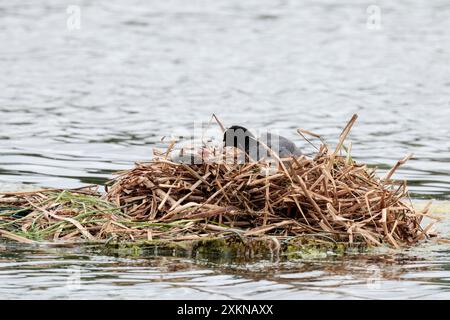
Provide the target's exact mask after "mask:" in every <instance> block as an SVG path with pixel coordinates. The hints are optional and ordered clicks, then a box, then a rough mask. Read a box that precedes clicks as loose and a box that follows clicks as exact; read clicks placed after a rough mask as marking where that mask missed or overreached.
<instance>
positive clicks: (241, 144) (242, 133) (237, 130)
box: [223, 126, 256, 154]
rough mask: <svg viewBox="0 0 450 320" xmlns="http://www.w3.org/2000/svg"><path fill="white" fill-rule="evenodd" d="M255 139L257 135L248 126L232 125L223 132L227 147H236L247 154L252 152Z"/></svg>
mask: <svg viewBox="0 0 450 320" xmlns="http://www.w3.org/2000/svg"><path fill="white" fill-rule="evenodd" d="M255 141H256V139H255V136H254V135H253V134H252V133H251V132H250V131H249V130H248V129H247V128H244V127H241V126H231V127H229V128H228V129H227V130H225V132H224V134H223V142H224V146H225V147H235V148H238V149H241V150H242V151H244V152H245V153H246V154H250V145H251V144H252V145H253V143H254V142H255Z"/></svg>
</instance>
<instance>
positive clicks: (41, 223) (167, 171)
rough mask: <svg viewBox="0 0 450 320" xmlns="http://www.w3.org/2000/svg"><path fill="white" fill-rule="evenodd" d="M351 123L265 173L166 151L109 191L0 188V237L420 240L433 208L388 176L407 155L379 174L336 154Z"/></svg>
mask: <svg viewBox="0 0 450 320" xmlns="http://www.w3.org/2000/svg"><path fill="white" fill-rule="evenodd" d="M355 120H356V117H353V118H352V120H351V121H350V122H349V124H348V125H347V126H346V128H345V129H344V131H343V133H342V134H341V136H340V140H339V142H338V145H337V147H336V148H335V149H334V150H332V151H330V149H329V147H328V146H326V145H325V144H323V145H321V146H320V149H319V151H318V153H317V154H316V155H315V157H314V158H308V157H305V156H300V157H297V158H290V159H278V160H280V161H279V167H278V170H277V171H276V172H274V173H272V174H271V175H268V174H266V172H267V171H266V169H267V164H266V163H264V162H261V161H260V162H252V163H244V164H239V163H227V162H223V161H205V162H204V163H200V164H193V165H186V164H183V163H175V162H172V161H171V158H170V155H169V153H170V150H167V152H165V153H162V155H160V156H158V157H155V158H154V159H153V160H152V161H150V162H147V163H137V164H136V165H135V167H134V168H132V169H131V170H129V171H126V172H122V173H120V174H119V175H118V176H117V177H116V178H115V179H114V180H112V181H111V183H110V186H109V188H107V191H106V193H105V194H101V193H99V192H97V191H96V188H82V189H77V190H38V191H33V192H16V193H2V194H0V236H2V237H6V238H9V239H12V240H15V241H19V242H25V243H27V242H34V241H57V242H60V241H63V242H103V243H104V242H108V243H152V242H154V241H159V242H161V241H163V242H172V243H175V242H178V243H179V242H182V241H185V242H186V241H197V242H198V243H201V242H202V241H206V240H217V239H237V240H238V241H240V242H243V243H245V242H247V243H248V242H249V241H260V240H262V241H265V242H266V243H268V244H269V245H268V246H269V248H270V250H275V251H276V250H280V248H281V249H282V250H285V251H289V248H290V246H291V245H292V244H295V245H297V246H298V245H302V244H305V243H310V242H311V241H314V242H315V243H318V244H323V245H330V244H332V245H333V246H335V247H339V246H341V245H350V246H353V245H358V244H364V245H382V244H385V243H387V244H389V245H391V246H393V247H397V248H398V247H402V246H407V245H411V244H414V243H416V242H418V241H419V240H422V239H425V238H426V237H427V236H428V235H429V230H430V227H431V224H429V225H428V226H426V227H425V228H422V226H421V222H422V218H423V217H424V216H426V215H427V213H428V210H429V206H426V207H425V208H424V209H423V210H421V211H418V210H416V209H415V208H414V207H413V206H412V204H411V202H410V201H409V199H408V192H407V186H406V182H404V181H394V180H392V179H391V177H392V175H393V174H394V172H395V170H396V169H397V168H398V167H399V166H400V165H402V164H403V163H404V162H405V161H406V160H407V159H408V158H405V159H404V160H402V161H399V162H398V163H397V165H396V166H395V167H394V168H393V169H392V170H391V171H389V173H388V174H387V175H386V177H384V178H379V177H378V176H377V175H376V173H375V170H373V169H369V168H368V167H367V166H366V165H363V164H358V163H356V162H355V161H354V160H353V159H352V158H351V157H350V156H349V152H347V154H345V155H342V149H344V150H347V149H346V148H345V147H344V140H345V138H346V137H347V135H348V133H349V131H350V129H351V127H352V125H353V123H354V121H355ZM208 151H209V152H208V154H216V152H217V151H216V150H208ZM224 152H227V151H226V150H225V151H224ZM227 241H229V240H227ZM227 243H228V244H227V245H226V246H230V243H229V242H227Z"/></svg>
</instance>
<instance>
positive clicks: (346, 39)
mask: <svg viewBox="0 0 450 320" xmlns="http://www.w3.org/2000/svg"><path fill="white" fill-rule="evenodd" d="M68 5H78V6H79V7H80V9H81V23H80V26H81V29H79V30H78V29H75V30H71V29H70V28H68V27H67V19H68V18H69V16H70V15H69V14H68V13H67V12H66V9H67V6H68ZM370 5H377V6H378V7H379V8H380V10H381V28H380V29H379V30H374V29H373V28H372V27H370V26H369V27H368V26H367V20H368V18H369V16H370V14H371V13H368V12H367V8H368V7H369V6H370ZM449 30H450V4H449V3H448V1H443V0H436V1H432V2H430V1H419V0H417V1H395V2H393V1H356V0H355V1H341V2H335V1H327V0H319V1H316V0H314V1H312V0H310V1H294V0H279V1H267V0H263V1H261V0H247V1H238V0H215V1H206V0H204V1H199V0H193V1H189V2H186V1H182V0H166V1H138V0H131V1H126V2H125V1H117V0H116V1H106V0H105V1H95V2H93V1H87V0H86V1H71V2H70V3H67V2H66V1H57V0H45V1H30V0H23V1H6V0H3V1H0V44H1V47H0V72H1V78H0V186H1V188H2V189H3V190H12V189H15V188H19V187H22V186H23V185H30V186H32V187H36V186H46V187H63V188H70V187H79V186H82V185H84V184H91V183H103V182H104V181H106V180H107V179H109V178H111V174H112V173H113V172H114V171H117V170H121V169H127V168H130V167H131V166H132V165H133V162H134V161H137V160H146V159H149V158H150V157H151V155H152V148H153V147H155V146H160V147H161V146H163V144H162V143H161V142H160V140H161V137H162V136H175V137H177V136H186V135H187V136H189V135H190V134H191V133H192V127H193V123H194V122H195V121H197V122H198V121H205V122H207V121H209V119H210V117H211V114H213V113H215V114H216V115H218V116H219V118H220V119H221V120H222V121H223V122H224V123H225V124H227V125H231V124H243V125H247V126H249V127H251V128H270V129H273V130H277V131H278V132H279V133H281V134H282V135H284V136H287V137H289V138H292V139H294V140H295V141H297V142H298V144H299V145H301V146H303V147H305V148H308V146H307V145H306V144H305V143H304V142H303V141H302V139H300V138H299V137H298V135H297V134H296V133H295V129H296V128H299V127H302V128H305V129H308V130H311V131H314V132H317V133H320V134H322V135H323V136H324V137H325V139H326V140H327V141H329V142H330V143H333V142H336V141H337V138H338V135H339V133H340V132H341V130H342V127H343V126H344V125H345V123H346V121H347V120H348V119H349V118H350V116H351V115H352V114H353V113H358V114H359V120H358V122H357V124H356V125H355V127H354V128H353V130H352V133H351V135H350V140H351V141H352V142H353V151H352V154H353V156H354V158H356V159H357V160H358V161H362V162H366V163H369V164H371V165H374V166H379V167H380V168H381V172H383V171H385V170H387V169H388V168H390V167H391V166H393V165H394V164H395V162H396V161H397V160H399V159H401V158H403V157H404V156H405V155H406V154H407V153H409V152H412V153H414V155H415V157H414V159H412V160H411V161H409V162H408V163H407V164H406V165H405V166H404V167H402V168H401V169H400V170H399V171H398V173H397V175H396V177H397V178H400V179H407V180H408V182H409V184H410V190H411V193H412V195H413V197H414V198H415V199H418V200H420V199H425V198H431V199H435V200H449V199H450V177H449V173H450V130H449V121H450V105H449V103H450V64H449V61H450V34H449ZM448 226H449V223H448V219H447V220H445V222H443V223H441V225H440V228H441V231H442V232H443V233H447V234H448V230H449V228H448ZM448 252H449V247H448V246H445V245H444V246H443V245H432V244H429V245H424V246H423V247H419V248H414V249H411V251H410V252H409V251H408V252H407V253H405V252H401V253H394V254H388V255H387V257H385V256H380V255H375V256H368V257H366V256H359V255H355V256H349V257H345V258H336V257H331V258H323V257H319V258H317V257H316V258H305V259H306V260H305V259H303V260H302V259H300V260H299V261H294V262H280V263H275V262H271V261H265V262H252V263H250V264H248V265H247V264H245V265H241V264H233V263H230V265H222V264H214V263H213V262H207V261H206V262H205V261H197V260H195V259H194V260H193V259H187V258H186V259H182V258H176V257H147V258H145V259H144V258H142V259H137V258H133V259H132V258H129V257H128V258H127V257H113V256H108V255H102V254H92V253H86V252H84V251H83V250H82V249H54V248H28V247H23V246H12V245H11V244H2V245H1V246H0V298H7V299H9V298H28V297H33V298H69V297H78V298H200V299H204V298H346V297H351V298H421V297H422V298H449V293H448V292H449V278H450V274H449V271H448V270H449V269H450V264H449V255H448ZM174 266H179V268H178V269H176V268H175V267H174ZM174 268H175V269H176V270H175V269H174ZM73 269H75V270H79V273H80V275H81V276H80V277H79V279H80V281H81V286H80V287H77V286H71V285H68V282H67V281H68V280H67V279H69V280H70V279H71V278H70V276H71V275H72V274H73V273H72V270H73ZM368 270H369V271H368ZM371 279H372V280H371ZM373 279H375V280H373ZM69 284H70V282H69Z"/></svg>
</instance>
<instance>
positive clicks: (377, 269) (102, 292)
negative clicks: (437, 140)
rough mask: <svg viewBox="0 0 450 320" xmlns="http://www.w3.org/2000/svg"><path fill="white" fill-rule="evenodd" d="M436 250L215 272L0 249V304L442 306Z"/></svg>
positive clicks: (173, 261)
mask: <svg viewBox="0 0 450 320" xmlns="http://www.w3.org/2000/svg"><path fill="white" fill-rule="evenodd" d="M428 249H431V248H428ZM441 250H442V248H441V249H440V250H436V251H434V252H433V251H431V252H432V253H431V254H430V253H428V254H427V255H423V253H422V254H419V255H418V253H417V252H414V250H413V251H412V252H406V253H402V254H399V253H397V254H386V253H384V254H383V253H381V254H375V253H373V254H365V255H361V254H353V255H352V254H350V255H347V256H335V255H329V256H328V257H318V256H315V257H314V256H312V257H310V258H307V257H305V258H303V259H297V260H288V261H286V260H285V259H282V260H281V262H271V261H249V262H248V263H240V264H236V263H229V264H216V263H214V262H212V261H210V260H208V259H203V260H197V259H187V258H177V257H158V256H156V257H155V256H153V257H139V258H130V257H127V256H124V257H120V256H115V257H113V256H104V255H99V254H92V253H89V252H88V251H85V250H84V249H81V248H78V249H75V248H28V247H27V248H25V247H24V246H17V245H16V246H12V245H11V244H3V245H2V247H0V283H1V284H0V297H2V298H5V299H8V298H38V299H39V298H48V299H52V298H58V299H70V298H74V299H76V298H78V299H80V298H81V299H89V298H93V297H95V298H103V299H108V298H128V299H133V298H135V299H166V298H167V299H192V298H195V299H219V298H221V299H251V298H253V299H311V298H325V299H330V298H331V299H341V298H374V299H386V298H395V299H397V298H404V299H406V298H408V299H412V298H435V299H439V298H446V297H447V298H448V290H449V284H450V278H449V269H450V261H449V260H448V250H447V251H441ZM428 252H429V251H428ZM419 256H420V257H419Z"/></svg>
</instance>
